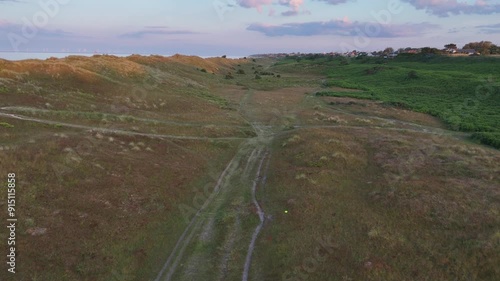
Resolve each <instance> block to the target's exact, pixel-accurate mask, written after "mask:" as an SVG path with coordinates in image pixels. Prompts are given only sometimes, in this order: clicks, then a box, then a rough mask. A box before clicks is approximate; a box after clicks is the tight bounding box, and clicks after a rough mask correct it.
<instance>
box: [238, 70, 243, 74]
mask: <svg viewBox="0 0 500 281" xmlns="http://www.w3.org/2000/svg"><path fill="white" fill-rule="evenodd" d="M237 73H238V74H245V70H243V69H239V70H238V72H237Z"/></svg>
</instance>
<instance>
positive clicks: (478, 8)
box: [403, 0, 500, 17]
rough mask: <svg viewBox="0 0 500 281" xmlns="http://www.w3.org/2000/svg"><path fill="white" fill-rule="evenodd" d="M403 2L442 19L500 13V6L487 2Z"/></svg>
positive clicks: (409, 0)
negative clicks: (463, 15)
mask: <svg viewBox="0 0 500 281" xmlns="http://www.w3.org/2000/svg"><path fill="white" fill-rule="evenodd" d="M403 2H407V3H409V4H411V5H412V6H414V7H415V8H417V9H419V10H425V11H426V12H427V13H430V14H434V15H437V16H440V17H448V16H449V15H450V14H455V15H459V14H495V13H500V4H490V3H489V1H487V0H476V2H475V3H473V4H472V3H467V2H465V1H462V2H460V1H458V0H403Z"/></svg>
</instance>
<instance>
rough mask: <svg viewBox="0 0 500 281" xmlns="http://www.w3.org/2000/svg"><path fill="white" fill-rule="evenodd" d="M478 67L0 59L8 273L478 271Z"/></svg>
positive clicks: (483, 176) (481, 213) (498, 201)
mask: <svg viewBox="0 0 500 281" xmlns="http://www.w3.org/2000/svg"><path fill="white" fill-rule="evenodd" d="M495 63H496V61H494V60H489V59H485V60H482V59H481V58H479V59H477V60H476V59H470V58H461V59H457V60H452V59H450V58H419V59H417V58H415V57H409V58H401V59H397V60H390V61H377V60H372V59H360V60H351V61H348V62H347V63H346V62H342V61H341V60H337V59H333V60H327V59H324V60H323V59H317V60H314V61H309V60H301V61H299V62H297V60H295V59H286V60H280V61H275V60H270V59H257V60H255V61H253V60H252V59H249V60H228V59H222V58H216V59H201V58H197V57H184V56H179V55H176V56H173V57H170V58H164V57H159V56H150V57H142V56H131V57H128V58H116V57H112V56H95V57H92V58H83V57H69V58H66V59H57V60H52V59H51V60H46V61H23V62H7V61H0V96H1V99H0V171H3V172H5V173H7V172H15V173H16V174H17V178H18V194H17V196H18V197H17V199H18V219H19V226H18V255H19V265H18V266H19V268H18V272H19V273H18V275H17V276H16V277H18V278H19V279H18V280H120V281H121V280H154V279H155V278H156V277H157V276H161V277H162V280H181V281H183V280H241V279H242V274H243V271H244V264H245V261H246V259H245V258H246V257H247V256H248V253H251V254H252V257H253V258H252V259H251V261H250V270H249V272H248V273H249V278H248V280H269V281H271V280H272V281H276V280H294V281H296V280H381V281H382V280H443V281H444V280H464V281H465V280H496V279H495V278H496V277H497V276H499V275H500V272H499V269H498V266H497V265H498V264H499V263H500V257H499V255H498V252H499V251H500V229H499V226H500V220H499V216H498V214H499V212H500V194H499V191H498V190H499V187H500V177H499V175H500V167H499V165H498V163H500V152H499V151H498V150H497V149H494V148H491V147H488V146H485V145H482V144H480V143H479V142H483V143H485V144H490V145H493V146H495V141H497V140H498V139H497V134H498V132H499V126H498V124H499V123H498V121H499V119H498V116H499V115H498V110H496V109H497V108H498V102H499V100H498V86H497V84H496V83H497V82H495V81H496V80H495V79H497V78H498V77H497V76H498V70H497V68H496V67H495V66H496V64H495ZM412 71H415V73H413V72H412ZM410 72H411V73H410ZM490 74H491V76H490ZM484 79H486V80H484ZM485 81H486V82H485ZM482 86H485V87H482ZM476 89H480V91H479V95H477V96H476ZM483 90H487V91H486V92H482V91H483ZM464 101H466V102H467V105H464ZM469 102H470V103H472V102H477V103H476V105H477V106H471V105H470V104H469ZM473 134H474V138H476V139H478V140H479V141H471V139H472V137H471V136H472V135H473ZM490 141H491V143H490ZM4 177H5V176H4ZM253 187H256V188H257V193H256V197H257V201H258V203H259V204H260V207H262V210H263V212H264V218H265V219H264V226H263V228H262V231H261V232H260V233H259V235H258V237H257V240H256V244H255V248H254V249H250V250H249V245H250V240H251V238H252V234H253V233H254V231H255V230H256V229H257V227H258V225H259V223H260V219H259V213H258V210H257V207H256V205H255V202H253V200H252V188H253ZM0 208H1V209H5V208H6V193H2V194H1V195H0ZM196 213H198V214H197V215H195V214H196ZM5 216H6V214H5V212H0V220H5V219H6V217H5ZM183 233H186V235H184V236H183ZM6 235H7V234H6V232H5V231H0V241H6V239H7V236H6ZM169 257H171V259H169ZM162 268H165V269H166V270H165V271H164V272H163V274H160V272H161V270H162ZM5 272H6V270H4V266H2V267H0V279H1V280H4V279H5V280H10V279H8V276H7V275H5ZM6 278H7V279H6ZM169 278H170V279H169Z"/></svg>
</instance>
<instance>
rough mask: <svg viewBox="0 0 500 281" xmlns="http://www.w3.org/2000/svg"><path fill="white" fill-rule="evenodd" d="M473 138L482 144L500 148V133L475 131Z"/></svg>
mask: <svg viewBox="0 0 500 281" xmlns="http://www.w3.org/2000/svg"><path fill="white" fill-rule="evenodd" d="M472 138H473V139H475V140H478V141H479V142H481V143H482V144H485V145H489V146H492V147H494V148H498V149H500V133H474V134H473V135H472Z"/></svg>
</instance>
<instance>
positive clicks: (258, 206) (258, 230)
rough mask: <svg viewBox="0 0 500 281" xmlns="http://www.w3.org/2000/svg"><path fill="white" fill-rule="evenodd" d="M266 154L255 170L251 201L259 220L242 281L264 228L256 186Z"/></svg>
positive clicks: (247, 272) (259, 179)
mask: <svg viewBox="0 0 500 281" xmlns="http://www.w3.org/2000/svg"><path fill="white" fill-rule="evenodd" d="M268 155H269V154H268V153H267V152H266V153H265V154H264V157H262V159H261V160H260V163H259V167H258V169H257V174H256V175H255V179H254V181H253V186H252V201H253V204H254V205H255V207H256V208H257V214H258V215H259V220H260V223H259V225H258V226H257V228H256V229H255V231H254V233H253V235H252V240H251V241H250V245H249V246H248V252H247V256H246V260H245V265H244V268H243V276H242V279H241V280H242V281H248V275H249V273H250V266H251V263H252V256H253V252H254V250H255V243H256V242H257V238H258V237H259V234H260V232H261V231H262V228H263V227H264V222H265V213H264V211H263V210H262V208H261V206H260V204H259V202H258V201H257V196H256V192H257V186H258V184H259V182H261V172H262V166H263V165H264V161H265V160H266V158H267V157H268Z"/></svg>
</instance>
